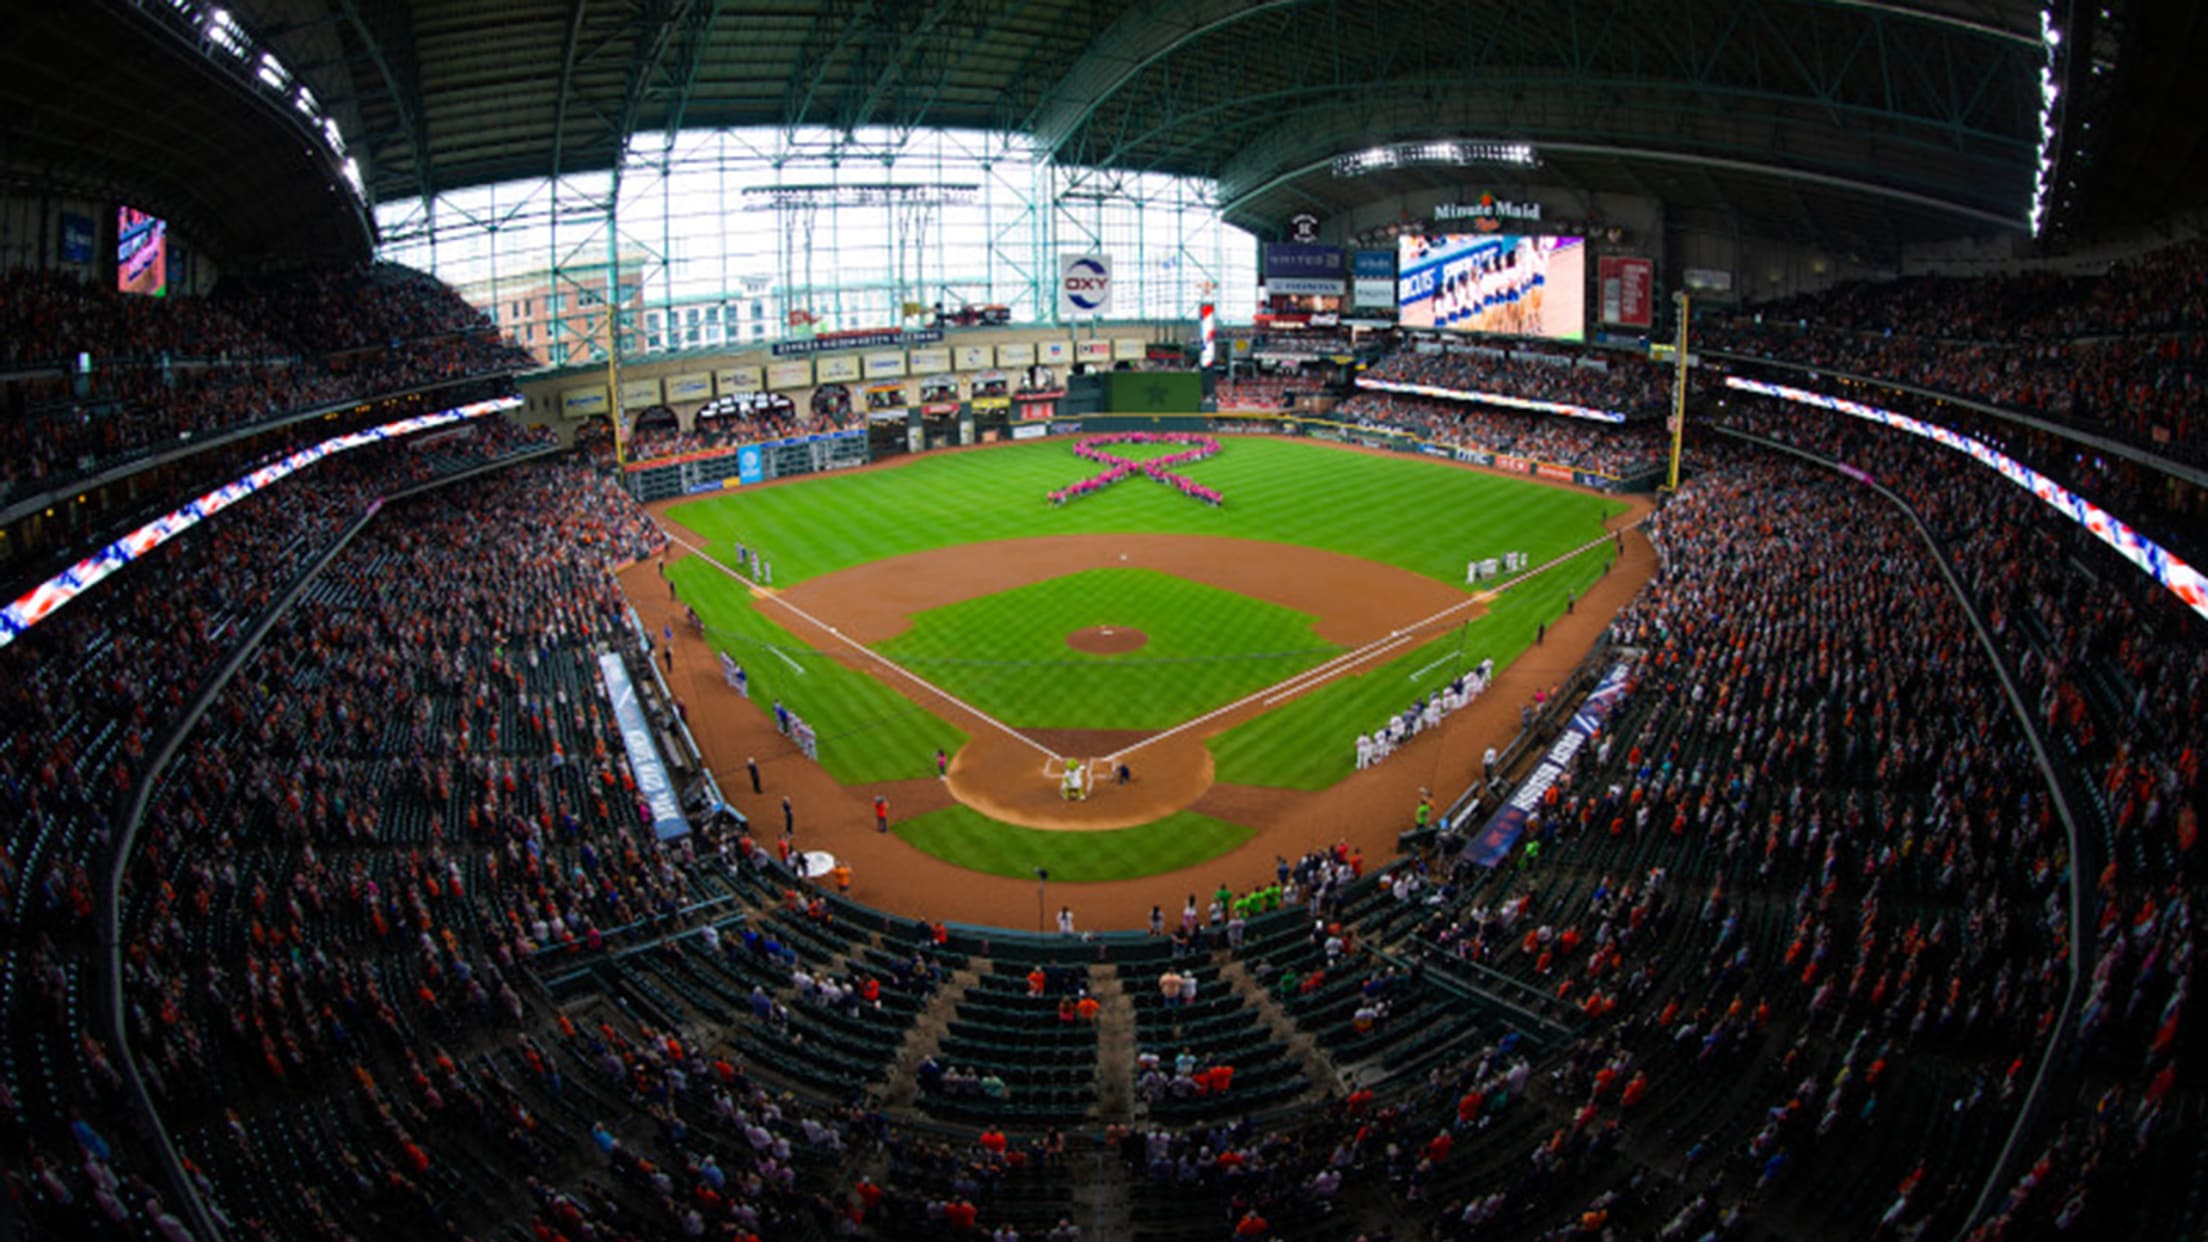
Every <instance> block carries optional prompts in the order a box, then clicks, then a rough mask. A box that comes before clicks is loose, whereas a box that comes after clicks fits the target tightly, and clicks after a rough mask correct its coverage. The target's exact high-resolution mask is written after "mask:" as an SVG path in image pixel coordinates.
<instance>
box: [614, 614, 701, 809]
mask: <svg viewBox="0 0 2208 1242" xmlns="http://www.w3.org/2000/svg"><path fill="white" fill-rule="evenodd" d="M598 676H599V677H600V679H602V680H603V681H604V682H605V685H606V697H607V698H608V699H611V700H612V701H613V718H614V720H615V721H616V722H617V723H618V724H619V725H620V726H621V748H622V749H623V750H626V751H628V752H629V772H630V773H631V774H632V775H634V776H635V777H636V796H637V797H639V798H642V799H643V800H644V804H645V805H646V806H648V807H650V808H651V811H652V834H653V835H654V836H656V837H658V838H659V839H660V840H662V841H672V840H675V839H676V838H678V837H686V836H689V835H690V821H689V820H686V819H684V818H683V817H682V800H681V799H680V798H677V797H676V796H675V785H674V782H673V781H671V780H669V779H668V777H667V765H666V763H665V762H664V761H663V760H661V759H660V757H659V743H658V742H656V741H654V740H653V739H652V726H651V724H650V723H649V722H648V721H646V720H645V719H644V704H643V703H641V702H640V701H638V699H637V697H636V687H635V686H634V685H631V684H630V682H629V673H628V670H627V669H625V668H622V667H621V657H620V656H618V655H615V654H614V653H613V652H610V651H607V652H603V653H601V654H600V655H599V657H598Z"/></svg>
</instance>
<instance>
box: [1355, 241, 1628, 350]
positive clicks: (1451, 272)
mask: <svg viewBox="0 0 2208 1242" xmlns="http://www.w3.org/2000/svg"><path fill="white" fill-rule="evenodd" d="M1396 270H1397V272H1398V275H1397V277H1396V300H1397V303H1398V305H1399V307H1400V309H1399V311H1398V315H1397V322H1399V323H1400V324H1401V325H1402V326H1403V327H1406V328H1442V329H1445V330H1448V331H1451V332H1499V333H1507V334H1509V335H1512V336H1541V337H1548V338H1550V339H1552V340H1559V341H1578V340H1584V339H1586V335H1587V242H1586V239H1585V238H1580V237H1531V236H1522V235H1519V234H1513V233H1445V234H1439V235H1435V234H1428V235H1424V236H1414V237H1404V238H1401V239H1399V240H1398V241H1397V243H1396Z"/></svg>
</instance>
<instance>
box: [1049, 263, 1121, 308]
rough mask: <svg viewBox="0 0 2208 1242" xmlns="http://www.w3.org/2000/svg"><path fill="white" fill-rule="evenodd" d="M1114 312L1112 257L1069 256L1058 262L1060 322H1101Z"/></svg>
mask: <svg viewBox="0 0 2208 1242" xmlns="http://www.w3.org/2000/svg"><path fill="white" fill-rule="evenodd" d="M1111 309H1112V256H1110V255H1108V254H1076V255H1066V256H1065V257H1063V258H1061V259H1059V260H1058V318H1059V319H1061V320H1065V319H1100V318H1102V317H1103V316H1105V315H1107V314H1110V313H1111Z"/></svg>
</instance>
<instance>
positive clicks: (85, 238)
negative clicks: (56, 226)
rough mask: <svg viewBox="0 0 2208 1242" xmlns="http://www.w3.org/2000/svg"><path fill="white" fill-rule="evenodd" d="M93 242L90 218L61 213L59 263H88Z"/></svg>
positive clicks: (71, 212)
mask: <svg viewBox="0 0 2208 1242" xmlns="http://www.w3.org/2000/svg"><path fill="white" fill-rule="evenodd" d="M95 244H96V243H95V242H94V241H93V233H92V217H90V216H80V215H78V214H77V213H75V212H73V211H65V212H62V213H61V247H60V251H61V261H62V262H64V263H90V262H91V261H92V250H93V247H94V245H95Z"/></svg>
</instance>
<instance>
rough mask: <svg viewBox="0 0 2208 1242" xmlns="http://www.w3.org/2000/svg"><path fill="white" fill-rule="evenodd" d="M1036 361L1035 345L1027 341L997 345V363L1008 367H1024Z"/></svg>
mask: <svg viewBox="0 0 2208 1242" xmlns="http://www.w3.org/2000/svg"><path fill="white" fill-rule="evenodd" d="M1034 361H1035V346H1034V345H1033V344H1032V343H1030V342H1027V341H1020V342H1018V343H1016V344H1012V345H999V346H997V365H998V366H1000V367H1004V368H1006V369H1008V370H1009V369H1011V368H1013V367H1024V366H1027V365H1028V364H1029V363H1032V362H1034Z"/></svg>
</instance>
